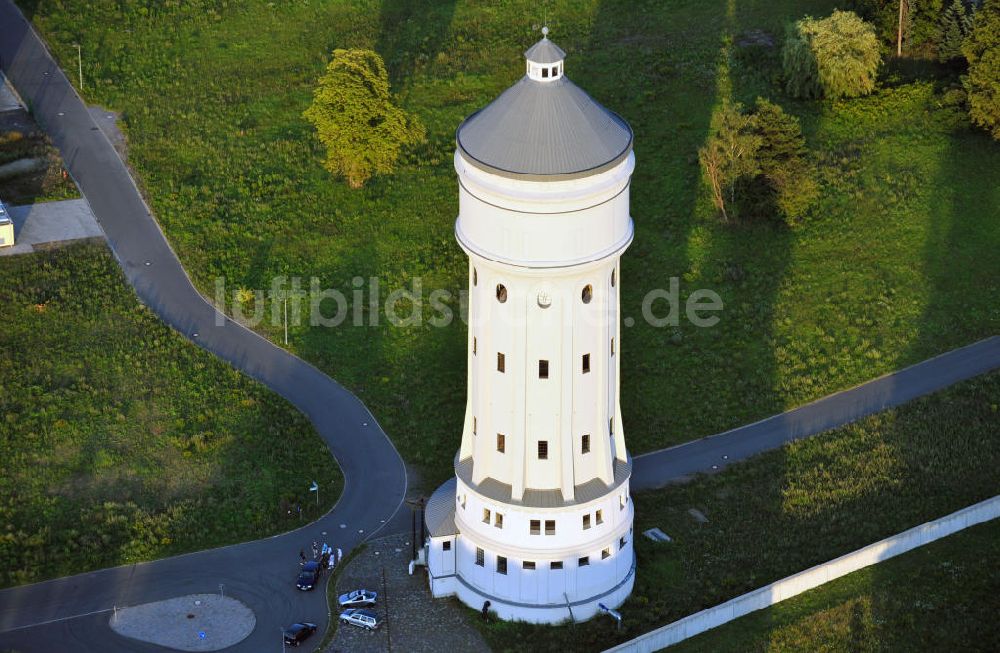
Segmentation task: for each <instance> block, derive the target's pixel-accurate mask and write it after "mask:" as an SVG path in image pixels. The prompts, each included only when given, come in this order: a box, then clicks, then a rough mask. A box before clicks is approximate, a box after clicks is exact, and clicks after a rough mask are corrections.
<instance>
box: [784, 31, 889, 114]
mask: <svg viewBox="0 0 1000 653" xmlns="http://www.w3.org/2000/svg"><path fill="white" fill-rule="evenodd" d="M782 59H783V65H784V70H785V83H786V88H787V90H788V92H789V93H790V94H792V95H794V96H796V97H828V98H838V97H856V96H859V95H866V94H868V93H871V92H872V91H873V90H874V89H875V74H876V72H877V71H878V67H879V64H880V63H881V61H882V55H881V53H880V52H879V43H878V38H877V37H876V36H875V28H874V27H872V26H871V25H869V24H868V23H866V22H865V21H863V20H861V19H860V18H858V16H857V15H856V14H854V13H852V12H850V11H834V12H833V14H831V15H830V16H829V17H828V18H822V19H815V18H811V17H809V16H806V17H805V18H803V19H801V20H799V21H797V22H795V23H794V24H793V25H791V27H790V28H789V30H788V37H787V39H786V41H785V46H784V49H783V50H782Z"/></svg>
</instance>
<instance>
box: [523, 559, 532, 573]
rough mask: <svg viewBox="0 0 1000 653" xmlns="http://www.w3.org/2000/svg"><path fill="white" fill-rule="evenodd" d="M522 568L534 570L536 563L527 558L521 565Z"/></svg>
mask: <svg viewBox="0 0 1000 653" xmlns="http://www.w3.org/2000/svg"><path fill="white" fill-rule="evenodd" d="M521 569H524V570H525V571H534V569H535V563H534V562H532V561H531V560H525V561H524V563H523V564H522V565H521Z"/></svg>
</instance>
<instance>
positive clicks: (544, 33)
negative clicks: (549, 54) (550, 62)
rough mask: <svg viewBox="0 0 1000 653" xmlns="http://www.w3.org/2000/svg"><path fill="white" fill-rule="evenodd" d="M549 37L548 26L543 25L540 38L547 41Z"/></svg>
mask: <svg viewBox="0 0 1000 653" xmlns="http://www.w3.org/2000/svg"><path fill="white" fill-rule="evenodd" d="M548 37H549V26H548V25H545V26H543V27H542V38H543V39H547V38H548Z"/></svg>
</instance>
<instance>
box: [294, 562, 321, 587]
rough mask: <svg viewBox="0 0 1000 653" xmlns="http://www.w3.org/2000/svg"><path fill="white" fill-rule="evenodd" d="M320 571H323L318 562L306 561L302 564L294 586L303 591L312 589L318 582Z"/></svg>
mask: <svg viewBox="0 0 1000 653" xmlns="http://www.w3.org/2000/svg"><path fill="white" fill-rule="evenodd" d="M321 573H323V568H322V567H320V566H319V563H318V562H307V563H306V564H304V565H302V572H301V573H300V574H299V580H298V582H296V583H295V587H298V588H299V589H300V590H303V591H308V590H311V589H313V588H314V587H316V583H317V582H319V575H320V574H321Z"/></svg>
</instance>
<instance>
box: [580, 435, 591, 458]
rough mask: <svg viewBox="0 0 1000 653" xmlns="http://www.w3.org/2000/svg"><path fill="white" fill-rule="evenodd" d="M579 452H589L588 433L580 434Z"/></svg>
mask: <svg viewBox="0 0 1000 653" xmlns="http://www.w3.org/2000/svg"><path fill="white" fill-rule="evenodd" d="M580 453H590V434H589V433H585V434H584V435H581V436H580Z"/></svg>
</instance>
